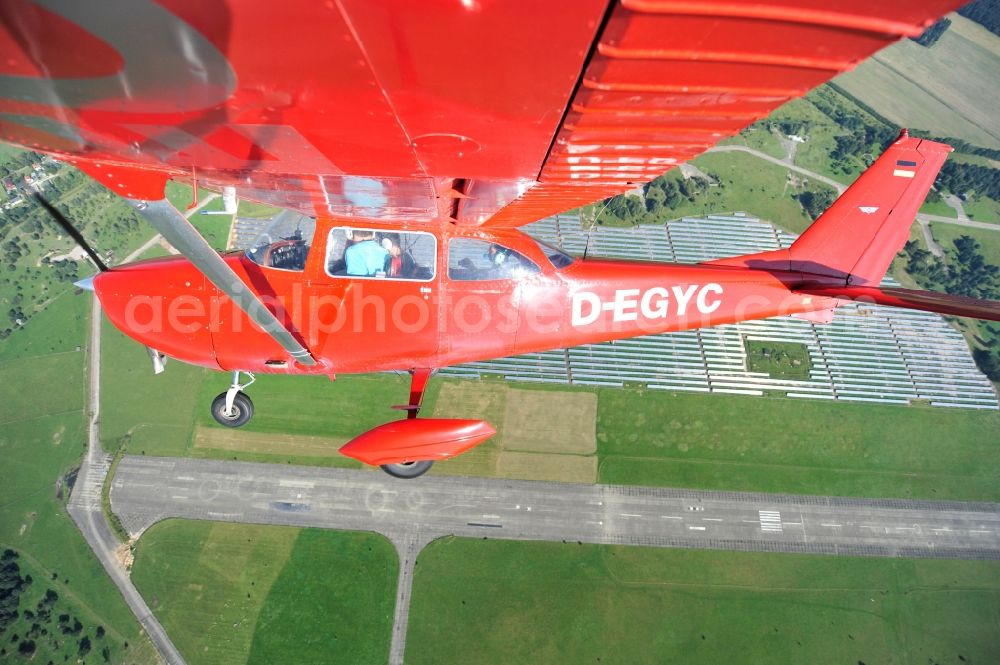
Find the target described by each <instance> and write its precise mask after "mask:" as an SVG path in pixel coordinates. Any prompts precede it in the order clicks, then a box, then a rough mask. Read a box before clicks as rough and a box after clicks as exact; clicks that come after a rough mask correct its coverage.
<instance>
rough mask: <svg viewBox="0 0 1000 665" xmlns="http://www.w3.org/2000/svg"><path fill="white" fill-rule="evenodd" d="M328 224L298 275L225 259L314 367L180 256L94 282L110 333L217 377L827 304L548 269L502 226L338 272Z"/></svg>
mask: <svg viewBox="0 0 1000 665" xmlns="http://www.w3.org/2000/svg"><path fill="white" fill-rule="evenodd" d="M330 228H340V227H338V226H337V222H336V221H334V220H328V221H327V222H326V223H323V222H322V221H321V222H320V225H319V228H318V229H317V233H316V236H315V237H316V238H317V239H318V240H317V242H316V243H314V244H313V246H312V247H311V249H310V251H309V256H308V258H307V259H306V260H305V263H304V266H303V269H302V270H300V271H291V270H286V269H278V268H274V267H269V266H267V265H260V264H259V262H255V261H254V260H252V259H251V256H250V255H247V254H244V253H230V254H228V255H226V256H225V260H226V262H227V263H228V264H229V266H230V267H232V268H233V270H234V271H235V273H236V274H237V275H238V276H239V278H240V279H242V280H243V281H244V282H245V283H246V284H247V285H249V286H250V287H251V288H252V289H253V290H254V292H255V293H256V294H257V295H258V296H259V297H261V299H262V300H263V301H264V302H265V304H266V305H267V306H268V308H269V309H270V310H271V311H272V312H274V313H275V314H276V315H277V317H278V318H279V319H280V320H281V321H282V322H283V323H284V324H286V325H287V326H288V327H289V328H290V329H291V330H293V331H294V332H295V334H296V336H297V337H298V338H299V339H300V341H301V342H302V343H303V344H304V345H305V347H306V348H307V349H309V351H310V352H311V353H312V355H313V357H314V358H315V359H316V360H317V361H318V363H317V364H316V365H314V366H312V367H305V366H302V365H300V364H298V363H296V362H295V361H294V360H293V359H292V358H290V357H289V356H288V354H287V353H286V352H285V351H284V350H283V349H282V348H281V347H280V346H278V345H277V344H276V343H275V342H274V340H273V339H272V338H271V337H270V336H269V335H267V334H266V333H264V332H263V331H261V330H260V329H259V328H257V327H256V326H255V325H254V324H253V323H251V321H250V320H249V318H248V317H247V316H246V314H245V313H244V312H243V311H242V310H240V309H239V308H237V307H236V306H235V305H234V304H233V303H232V301H230V300H229V299H228V298H227V297H226V296H225V295H223V294H222V292H221V291H220V290H219V289H218V288H216V286H215V285H213V284H212V283H211V282H209V281H208V280H207V279H206V278H205V277H204V276H203V275H202V274H201V273H200V272H198V270H196V269H195V267H194V266H193V265H191V264H190V263H189V262H188V261H187V260H186V259H182V258H167V259H154V260H150V261H143V262H138V263H135V264H130V265H128V266H122V267H119V268H116V269H114V270H112V271H110V272H107V273H104V274H102V275H100V276H99V277H98V279H97V280H96V283H95V287H96V290H97V293H98V295H99V297H100V299H101V302H102V304H103V306H104V309H105V311H106V312H107V314H108V316H109V318H110V319H111V320H112V321H113V322H114V324H115V325H116V326H117V327H118V328H120V329H121V330H122V331H123V332H125V333H126V334H128V335H129V336H131V337H133V338H134V339H136V340H137V341H139V342H141V343H143V344H146V345H147V346H150V347H153V348H156V349H158V350H159V351H161V352H162V353H165V354H166V355H168V356H170V357H174V358H177V359H180V360H183V361H186V362H189V363H193V364H196V365H201V366H204V367H209V368H211V369H217V370H228V371H231V370H244V371H250V372H272V373H289V374H298V373H302V374H329V375H335V374H338V373H359V372H372V371H382V370H409V369H413V368H418V367H429V368H439V367H445V366H449V365H455V364H459V363H464V362H471V361H477V360H486V359H491V358H496V357H502V356H508V355H515V354H520V353H529V352H538V351H544V350H548V349H554V348H563V347H569V346H576V345H579V344H588V343H596V342H603V341H608V340H613V339H620V338H626V337H634V336H638V335H646V334H654V333H664V332H674V331H680V330H689V329H693V328H700V327H706V326H714V325H720V324H724V323H732V322H736V321H743V320H748V319H759V318H766V317H771V316H777V315H788V314H800V313H807V312H813V311H819V310H824V309H828V308H830V307H832V306H833V304H834V302H835V301H833V300H830V299H825V298H816V297H810V296H803V295H801V294H797V293H793V292H791V291H790V289H789V287H790V285H792V284H794V283H795V282H796V281H799V280H800V279H801V276H800V275H798V274H797V273H794V272H790V271H782V270H760V269H751V268H745V267H737V266H713V265H708V264H700V265H672V264H657V263H646V262H628V261H613V260H603V259H586V260H581V259H576V260H573V261H572V262H568V263H567V262H566V260H565V259H563V261H562V262H563V263H566V264H565V265H562V266H557V265H556V263H558V262H553V261H552V260H550V259H549V258H548V255H549V253H550V252H549V248H547V247H545V246H544V245H539V244H538V243H536V242H535V241H533V240H532V239H531V238H530V237H529V236H527V235H525V234H523V233H520V232H518V231H512V230H505V231H500V232H486V231H482V230H471V229H470V230H464V229H455V230H453V231H450V232H444V233H442V232H435V233H434V234H432V235H434V238H435V243H434V256H433V258H430V257H427V258H426V259H425V260H426V261H427V262H428V263H433V266H434V268H433V270H429V269H428V270H427V272H426V273H424V274H423V276H422V277H423V278H422V279H400V280H396V279H392V278H389V277H386V276H384V275H380V276H378V277H360V276H350V275H337V274H331V271H330V267H329V262H330V261H329V256H330V253H329V252H328V251H326V248H325V247H324V241H325V239H326V238H327V237H328V236H329V229H330ZM396 231H398V230H397V229H392V228H389V227H386V228H385V229H384V232H385V233H386V234H392V233H394V232H396ZM404 233H405V231H404ZM419 233H425V235H426V232H423V231H420V232H419ZM456 239H461V241H463V242H466V243H468V242H469V241H474V242H478V243H483V245H484V246H486V245H487V244H489V246H498V247H502V248H503V249H504V250H505V251H510V252H511V253H512V254H513V255H514V256H518V257H519V259H520V260H521V263H520V264H519V269H518V270H515V271H513V272H511V273H510V274H503V273H500V272H498V271H492V270H491V271H489V272H487V273H485V274H484V273H482V271H480V273H478V274H477V273H476V272H475V269H474V268H471V267H470V268H468V269H466V268H464V267H458V266H459V265H460V263H459V261H457V260H456V257H454V256H449V252H454V251H457V249H456V248H461V247H465V245H462V244H460V243H459V244H456V242H455V241H456ZM490 251H491V252H492V251H493V250H490ZM477 260H478V258H477ZM461 265H464V266H469V265H471V263H462V264H461ZM525 266H528V267H529V268H530V269H529V270H524V269H523V268H524V267H525ZM490 267H492V264H490Z"/></svg>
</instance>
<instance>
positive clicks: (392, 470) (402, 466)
mask: <svg viewBox="0 0 1000 665" xmlns="http://www.w3.org/2000/svg"><path fill="white" fill-rule="evenodd" d="M432 466H434V462H432V461H430V460H424V461H423V462H400V463H399V464H383V465H382V470H383V471H385V472H386V473H388V474H389V475H390V476H395V477H396V478H416V477H418V476H422V475H424V474H425V473H427V472H428V471H429V470H430V468H431V467H432Z"/></svg>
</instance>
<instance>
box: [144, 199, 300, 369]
mask: <svg viewBox="0 0 1000 665" xmlns="http://www.w3.org/2000/svg"><path fill="white" fill-rule="evenodd" d="M126 201H128V202H129V203H130V204H131V205H132V207H133V208H135V209H136V211H138V213H139V214H140V215H142V216H143V218H144V219H145V220H146V221H148V222H149V223H150V224H151V225H152V226H153V228H155V229H156V230H157V231H159V232H160V235H162V236H163V237H164V238H166V239H167V242H169V243H170V244H171V245H173V246H174V247H176V248H177V250H178V251H179V252H180V253H181V254H183V255H184V256H185V257H186V258H187V259H188V260H189V261H191V263H193V264H194V265H195V267H196V268H198V270H200V271H201V272H202V273H203V274H204V275H205V277H207V278H208V279H209V281H211V282H212V283H213V284H215V286H217V287H218V288H219V290H220V291H222V292H223V293H225V294H226V295H227V296H229V297H230V298H231V299H232V301H233V302H234V303H236V305H237V306H238V307H239V308H240V309H242V310H243V311H244V312H246V314H247V316H249V317H250V320H251V321H253V322H254V323H256V324H257V325H258V326H260V328H261V329H262V330H263V331H264V332H266V333H267V334H269V335H270V336H271V337H272V338H274V341H276V342H277V343H278V344H280V345H281V346H282V348H284V349H285V351H287V352H288V353H289V355H291V356H292V358H294V359H295V360H296V361H297V362H298V363H300V364H302V365H315V364H316V360H315V359H314V358H313V357H312V355H311V354H310V353H309V351H308V349H306V348H305V347H304V346H302V344H301V343H299V341H298V340H297V339H295V336H294V335H293V334H292V333H291V332H290V331H289V330H288V328H286V327H285V326H284V325H283V324H282V323H281V321H279V320H278V318H277V317H276V316H275V315H274V314H272V313H271V311H270V310H269V309H267V307H265V306H264V304H263V303H262V302H261V301H260V299H258V298H257V295H256V294H255V293H254V292H253V291H251V290H250V289H249V287H247V285H246V284H245V283H244V282H243V280H242V279H240V278H239V276H238V275H237V274H236V273H235V272H233V270H232V269H231V268H230V267H229V266H227V265H226V262H225V261H223V260H222V257H221V256H219V253H218V252H216V251H215V250H214V249H212V247H211V245H209V244H208V242H206V241H205V239H204V238H203V237H202V236H201V234H200V233H198V231H197V230H196V229H195V228H194V227H193V226H191V223H190V222H189V221H188V220H187V219H186V218H185V217H184V215H182V214H181V213H180V212H179V211H178V210H177V208H175V207H174V206H173V204H172V203H170V201H168V200H167V199H165V198H164V199H161V200H158V201H145V200H141V199H126Z"/></svg>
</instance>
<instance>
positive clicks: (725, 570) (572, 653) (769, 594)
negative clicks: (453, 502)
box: [406, 538, 1000, 665]
mask: <svg viewBox="0 0 1000 665" xmlns="http://www.w3.org/2000/svg"><path fill="white" fill-rule="evenodd" d="M445 644H446V645H447V647H446V648H444V647H443V646H442V645H445ZM997 654H1000V564H998V563H996V562H958V561H934V560H903V559H861V558H852V557H823V556H804V555H791V554H757V553H729V552H712V551H700V550H672V549H653V548H642V547H612V546H597V545H582V546H581V545H577V544H575V543H572V544H563V543H535V542H511V541H500V540H462V539H454V538H446V539H443V540H439V541H435V542H434V543H431V544H430V545H429V546H428V547H427V548H426V549H424V550H423V552H422V553H421V554H420V557H419V559H418V565H417V568H416V574H415V578H414V585H413V600H412V604H411V612H410V623H409V630H408V633H407V648H406V660H407V663H412V664H413V665H430V664H437V663H441V664H445V663H463V664H469V665H473V664H482V665H486V664H494V663H546V664H548V665H556V664H559V663H567V664H570V663H572V664H574V665H575V664H577V663H601V664H602V665H616V664H619V663H621V664H628V665H633V664H634V665H638V664H640V663H691V664H692V665H694V664H697V663H705V664H707V665H716V664H718V663H773V664H781V663H813V664H816V665H820V664H823V663H831V664H834V663H836V664H838V665H839V664H842V663H850V664H851V665H853V664H854V663H912V664H913V665H918V664H919V665H924V664H928V663H962V662H966V663H991V662H995V661H996V658H997Z"/></svg>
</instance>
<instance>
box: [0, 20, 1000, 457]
mask: <svg viewBox="0 0 1000 665" xmlns="http://www.w3.org/2000/svg"><path fill="white" fill-rule="evenodd" d="M957 4H958V3H957V2H955V0H918V1H916V2H913V1H911V0H894V1H892V2H884V3H868V2H861V1H858V0H852V1H849V2H842V3H840V4H839V6H838V7H837V8H836V9H831V8H829V6H828V3H825V2H820V1H819V0H774V2H772V3H770V4H768V3H761V2H750V1H748V0H730V1H728V2H688V1H681V0H620V1H612V2H607V1H606V0H571V1H567V2H545V3H538V2H536V1H534V0H531V1H529V0H509V1H507V2H490V1H489V0H461V1H457V0H456V1H454V2H448V3H445V2H435V3H426V4H424V3H408V2H405V1H404V0H382V1H381V2H371V1H370V0H364V1H363V0H338V1H337V2H330V3H325V4H321V3H314V2H307V1H306V0H291V1H290V3H286V4H285V5H283V6H282V10H281V11H280V12H279V13H275V12H274V11H273V10H270V3H264V2H238V3H236V2H234V3H232V4H229V3H227V2H218V3H206V2H203V1H199V2H193V1H189V0H163V1H161V2H157V3H153V2H151V1H149V0H147V1H146V2H139V3H137V2H135V0H128V2H125V0H119V1H118V2H106V3H95V4H94V5H93V6H89V5H84V4H83V3H75V2H69V1H65V2H63V1H60V0H36V2H34V3H31V2H29V1H28V0H16V1H15V2H13V3H7V4H5V5H4V6H3V8H2V9H0V13H2V15H3V16H4V26H5V28H4V31H0V39H2V40H4V42H3V43H4V49H5V53H6V52H10V53H12V54H13V56H12V57H10V58H8V59H7V60H6V63H5V64H4V65H3V67H4V68H5V69H4V73H3V74H2V75H0V80H2V82H3V84H2V87H0V90H2V91H3V92H2V93H0V94H2V95H3V98H2V99H0V136H2V137H3V138H4V139H6V140H8V141H11V142H15V143H18V144H20V145H23V146H27V147H30V148H32V149H34V150H41V151H45V152H49V153H51V154H54V155H55V156H57V157H59V158H60V159H63V160H66V161H68V162H70V163H72V164H75V165H76V166H77V167H78V168H80V169H81V170H83V171H85V172H86V173H88V174H90V175H91V176H92V177H94V178H95V179H97V180H99V181H100V182H102V183H103V184H105V185H106V186H108V187H109V189H111V191H114V192H116V193H118V194H120V195H121V196H122V197H123V198H125V199H126V200H127V201H128V202H129V203H130V204H131V205H132V206H133V207H134V208H135V209H136V210H137V211H138V212H139V213H140V214H141V215H142V216H143V217H144V218H145V219H147V220H148V221H149V222H150V223H151V224H152V225H153V226H154V227H155V228H156V229H157V230H158V231H159V232H160V233H161V234H162V235H163V236H164V237H165V238H166V239H167V240H168V241H170V242H171V243H172V244H173V245H174V246H175V247H176V248H178V249H179V250H180V251H181V252H182V253H183V254H184V258H170V259H156V260H150V261H141V262H138V263H134V264H130V265H124V266H117V267H115V268H112V269H102V271H101V272H99V273H98V274H97V275H96V277H95V278H94V279H93V280H92V282H91V283H89V284H87V285H88V286H90V287H91V288H93V289H94V290H95V291H96V293H97V296H98V297H99V298H100V301H101V304H102V306H103V307H104V310H105V312H106V313H107V315H108V317H109V318H110V319H111V321H112V322H113V323H114V324H115V325H116V326H117V327H118V328H120V329H121V330H122V331H124V332H125V333H126V334H128V335H129V336H131V337H133V338H134V339H136V340H137V341H139V342H141V343H143V344H145V345H147V346H148V347H149V348H150V353H151V356H152V358H153V360H154V367H155V366H157V365H162V361H163V359H164V358H165V357H172V358H177V359H179V360H182V361H185V362H189V363H193V364H196V365H200V366H203V367H209V368H212V369H217V370H225V371H229V372H232V376H233V379H232V383H231V386H230V388H229V389H228V390H227V391H226V392H225V393H222V394H220V395H219V396H218V397H217V398H216V399H215V401H214V402H213V404H212V413H213V415H214V416H215V418H216V420H217V421H218V422H220V423H221V424H223V425H227V426H230V427H238V426H240V425H243V424H245V423H246V422H247V421H248V420H249V419H250V417H251V415H252V413H253V404H252V402H251V401H250V398H249V397H248V396H247V395H246V394H245V393H244V392H243V391H244V389H245V388H246V387H247V386H248V385H249V384H250V383H252V381H253V374H254V373H256V372H270V373H284V374H324V375H327V376H329V377H330V378H331V379H332V378H334V377H335V375H336V374H343V373H354V372H372V371H382V370H406V371H409V372H410V373H411V375H412V382H411V389H410V397H409V400H408V402H407V403H406V404H405V405H402V406H401V407H397V408H400V409H403V410H405V411H406V412H407V417H406V418H405V419H402V420H397V421H394V422H389V423H386V424H384V425H382V426H379V427H376V428H374V429H372V430H370V431H368V432H366V433H364V434H362V435H360V436H358V437H357V438H355V439H353V440H352V441H350V442H349V443H347V444H346V445H345V446H344V447H342V448H341V452H342V453H344V454H345V455H348V456H350V457H353V458H355V459H358V460H360V461H362V462H364V463H367V464H372V465H380V466H382V467H383V468H384V469H385V470H386V471H388V472H389V473H391V474H393V475H397V476H400V477H415V476H419V475H421V474H422V473H424V472H426V471H427V469H428V468H429V467H430V466H431V464H432V463H433V461H435V460H439V459H446V458H449V457H452V456H454V455H457V454H460V453H462V452H463V451H465V450H467V449H469V448H471V447H472V446H475V445H476V444H478V443H480V442H482V441H484V440H486V439H487V438H489V437H490V436H492V435H493V434H494V433H495V431H494V430H493V428H492V427H491V426H490V425H489V424H488V423H486V422H484V421H482V420H454V419H429V418H417V414H418V412H419V409H420V403H421V399H422V396H423V392H424V388H425V386H426V382H427V379H428V378H429V376H430V375H431V373H432V372H433V371H434V370H435V369H437V368H441V367H445V366H448V365H453V364H457V363H463V362H470V361H475V360H484V359H489V358H495V357H500V356H507V355H512V354H519V353H528V352H537V351H542V350H547V349H553V348H561V347H567V346H573V345H578V344H586V343H593V342H600V341H606V340H612V339H619V338H623V337H630V336H635V335H644V334H652V333H662V332H672V331H677V330H688V329H692V328H697V327H703V326H712V325H719V324H724V323H732V322H736V321H745V320H750V319H758V318H765V317H771V316H781V315H796V316H803V317H807V318H812V319H815V320H829V318H830V317H831V316H832V312H833V310H834V309H835V308H836V307H837V306H838V305H839V304H841V303H843V302H845V301H848V300H856V299H863V300H866V301H868V302H873V303H879V304H884V305H892V306H897V307H907V308H913V309H923V310H927V311H933V312H941V313H946V314H954V315H959V316H974V317H981V318H989V319H993V320H1000V303H996V302H990V301H978V300H972V299H967V298H960V297H955V296H946V295H943V294H936V293H929V292H924V291H914V290H908V289H899V288H882V287H880V286H879V284H880V282H881V280H882V277H883V276H884V275H885V272H886V270H887V268H888V267H889V263H890V261H891V260H892V258H893V256H894V255H895V253H896V252H897V251H898V250H899V249H900V248H901V247H902V245H903V243H904V242H905V240H906V238H907V237H908V233H909V227H910V224H911V223H912V221H913V219H914V216H915V215H916V212H917V209H918V208H919V206H920V204H921V202H922V201H923V199H924V197H925V195H926V194H927V192H928V190H929V188H930V187H931V185H932V184H933V182H934V179H935V177H936V175H937V173H938V171H939V169H940V168H941V165H942V164H943V162H944V160H945V158H946V157H947V154H948V152H950V150H951V149H950V148H949V147H948V146H946V145H943V144H941V143H936V142H933V141H929V140H921V139H918V138H911V137H909V136H908V135H907V133H906V131H905V130H904V131H903V132H902V133H901V135H900V137H899V138H898V139H897V140H896V141H895V142H894V143H893V144H892V145H890V146H889V147H888V148H887V149H886V150H885V152H884V153H883V154H882V156H881V157H880V158H879V159H878V160H877V161H876V162H875V163H874V164H873V165H872V166H871V168H869V169H868V170H867V171H866V172H865V173H864V174H863V175H862V176H861V178H859V179H858V181H857V182H855V183H854V185H852V186H851V188H850V189H848V190H847V192H846V193H845V194H844V195H843V196H842V197H841V198H840V199H838V200H837V201H836V203H834V205H833V206H832V207H831V208H830V209H829V210H828V211H827V212H826V213H825V214H824V215H823V216H822V217H820V218H819V219H818V220H817V221H816V222H815V223H814V224H813V225H812V226H811V227H810V228H809V229H808V230H807V231H806V233H804V234H803V235H802V236H801V237H800V238H799V240H797V241H796V242H795V243H794V244H793V245H792V246H791V247H790V248H788V249H784V250H778V251H774V252H766V253H762V254H753V255H748V256H740V257H735V258H729V259H722V260H718V261H711V262H707V263H703V264H698V265H667V264H654V263H636V262H624V261H608V260H595V259H590V258H588V259H578V258H574V257H572V256H569V255H567V254H565V253H563V252H562V251H560V250H559V249H557V248H554V247H549V246H547V245H545V244H543V243H541V242H538V241H536V240H534V239H532V238H531V237H530V236H528V235H526V234H524V233H522V232H520V231H519V230H517V228H516V227H518V226H521V225H524V224H527V223H530V222H532V221H535V220H538V219H542V218H544V217H547V216H549V215H552V214H554V213H557V212H560V211H563V210H566V209H570V208H574V207H578V206H580V205H583V204H586V203H590V202H592V201H594V200H597V199H601V198H605V197H609V196H612V195H616V194H619V193H622V192H624V191H628V190H630V189H633V188H635V187H636V186H637V185H638V184H641V183H642V182H644V181H646V180H649V179H651V178H652V177H655V176H657V175H660V174H661V173H663V172H664V171H666V170H668V169H669V168H671V167H672V166H673V165H675V164H677V163H680V162H683V161H685V160H687V159H690V158H691V157H693V156H695V155H697V154H699V153H700V152H702V151H704V150H705V149H706V148H708V147H710V146H711V145H713V144H714V143H716V142H717V141H719V140H720V139H722V138H724V137H726V136H729V135H732V134H733V133H735V132H737V131H738V130H739V129H741V128H742V127H744V126H746V125H747V124H749V123H751V122H753V121H754V120H756V119H758V118H761V117H764V116H766V115H767V114H768V113H769V112H770V111H771V110H772V109H773V108H775V107H776V106H778V105H780V104H781V103H783V102H785V101H787V100H789V99H791V98H794V97H798V96H800V95H802V94H804V93H805V92H807V91H808V90H809V89H811V88H812V87H814V86H816V85H818V84H820V83H822V82H824V81H826V80H828V79H829V78H831V77H832V76H833V75H835V74H837V73H839V72H840V71H843V70H845V69H848V68H850V67H851V66H853V65H854V64H856V63H857V62H859V61H860V60H861V59H863V58H864V57H867V56H868V55H869V54H871V53H872V52H874V51H875V50H877V49H878V48H880V47H882V46H884V45H885V44H887V43H889V42H891V41H893V40H895V39H898V38H899V37H901V36H911V35H916V34H919V33H920V32H921V31H922V30H923V29H924V28H925V27H926V26H927V25H929V24H930V23H931V22H933V20H935V19H936V18H937V17H938V16H940V15H941V14H942V13H944V12H946V11H948V10H950V9H953V8H954V7H955V6H956V5H957ZM118 5H121V6H118ZM873 5H874V6H873ZM70 44H72V46H71V47H70V46H69V45H70ZM171 178H174V179H178V180H182V181H185V182H189V183H191V184H192V185H193V186H194V189H195V191H197V188H198V187H199V186H206V185H207V186H210V187H214V188H218V189H223V190H224V191H225V192H227V194H230V195H231V194H232V193H234V192H235V193H236V194H237V195H238V196H241V197H243V198H247V199H251V200H256V201H261V202H265V203H270V204H274V205H278V206H281V207H284V208H286V209H287V211H286V212H285V213H282V215H280V216H279V217H278V218H277V219H276V220H275V226H274V228H272V229H270V230H269V232H268V233H267V234H265V235H264V236H263V237H262V239H261V240H259V241H258V242H257V243H256V244H255V246H254V247H251V248H250V249H249V250H248V251H246V252H234V253H228V254H224V255H221V256H220V255H219V254H218V253H217V252H215V251H213V250H212V249H211V248H210V247H209V246H208V244H207V243H206V242H205V241H204V239H203V238H202V237H201V236H200V235H199V234H198V233H197V231H195V230H194V228H193V227H192V226H191V225H190V224H189V223H188V222H187V220H186V219H185V218H184V216H183V215H182V214H181V213H180V212H179V211H178V210H176V209H175V208H174V207H173V205H172V204H170V203H169V202H168V201H167V200H166V198H165V196H164V188H165V185H166V183H167V181H168V180H169V179H171ZM46 205H47V204H46ZM50 208H51V207H50ZM50 212H52V213H53V214H54V215H55V216H57V217H59V216H60V215H59V213H58V212H57V211H55V210H54V209H50ZM81 241H82V239H81ZM83 244H84V245H85V243H83ZM91 254H92V257H93V258H94V259H95V262H96V263H97V264H98V266H99V267H100V268H106V267H105V266H103V265H102V264H100V259H99V257H97V256H96V254H94V253H93V252H92V250H91ZM244 373H246V374H247V375H248V376H249V381H248V382H246V383H243V382H242V375H243V374H244Z"/></svg>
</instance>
